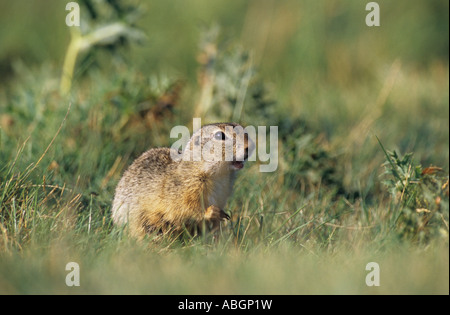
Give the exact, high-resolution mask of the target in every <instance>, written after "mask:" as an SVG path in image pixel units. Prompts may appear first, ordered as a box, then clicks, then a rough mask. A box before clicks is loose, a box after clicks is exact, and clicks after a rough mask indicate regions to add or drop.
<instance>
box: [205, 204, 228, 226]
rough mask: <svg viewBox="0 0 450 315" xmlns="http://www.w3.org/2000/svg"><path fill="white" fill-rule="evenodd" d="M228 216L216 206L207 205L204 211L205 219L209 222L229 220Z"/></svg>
mask: <svg viewBox="0 0 450 315" xmlns="http://www.w3.org/2000/svg"><path fill="white" fill-rule="evenodd" d="M229 219H230V216H229V215H228V214H226V213H225V211H223V210H222V209H220V208H219V207H217V206H214V205H212V206H209V207H208V209H206V212H205V220H207V221H211V222H220V221H223V220H229Z"/></svg>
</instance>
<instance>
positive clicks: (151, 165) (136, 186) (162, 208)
mask: <svg viewBox="0 0 450 315" xmlns="http://www.w3.org/2000/svg"><path fill="white" fill-rule="evenodd" d="M226 126H231V127H236V126H239V125H237V124H226V123H221V124H212V125H205V126H203V127H202V129H201V130H199V131H197V132H195V133H194V135H193V136H192V138H191V140H190V141H189V143H188V145H187V148H186V149H185V151H184V152H183V156H192V155H191V154H192V152H190V151H191V150H193V149H194V147H195V146H198V145H199V146H201V148H203V145H204V144H205V143H206V142H207V141H208V140H211V139H212V137H213V135H214V133H216V132H217V131H220V130H222V131H223V132H224V133H225V134H226V135H227V136H232V137H233V138H235V137H236V136H235V135H230V134H228V133H227V132H225V127H226ZM214 141H215V140H214ZM219 144H220V143H219ZM223 148H225V147H224V145H223ZM243 148H244V150H245V153H246V157H248V155H250V154H251V151H252V150H253V149H254V144H253V142H252V141H251V140H250V139H248V137H247V135H246V134H245V136H244V145H243ZM171 150H173V149H169V148H156V149H150V150H148V151H147V152H145V153H143V154H142V155H141V156H140V157H139V158H137V159H136V160H135V161H134V162H133V163H132V164H131V166H130V167H129V168H128V169H127V170H126V171H125V173H124V175H123V177H122V178H121V180H120V182H119V184H118V185H117V188H116V193H115V197H114V202H113V208H112V217H113V220H114V222H115V223H116V224H119V225H122V224H125V223H127V222H128V224H129V231H130V232H131V234H132V235H134V236H136V237H138V238H141V237H143V236H144V235H145V234H146V233H154V232H156V233H169V232H174V233H180V232H182V231H183V230H185V229H186V230H187V231H189V232H191V233H195V231H197V230H198V229H199V228H200V227H201V226H206V227H208V228H209V229H210V230H214V229H217V227H218V226H219V225H220V222H221V221H223V220H225V219H228V218H229V217H228V215H227V214H226V213H225V212H224V211H223V208H224V207H225V203H226V200H227V198H228V197H229V196H230V195H231V192H232V186H233V183H234V179H235V171H236V170H237V169H236V168H233V167H232V162H227V161H223V160H221V161H213V162H211V161H205V160H203V159H202V160H200V161H184V160H179V161H178V160H172V158H171ZM224 151H225V150H224ZM172 153H175V152H174V151H172ZM237 154H238V152H237V150H236V147H235V146H233V158H234V159H236V156H237ZM222 155H223V156H222V157H223V158H224V156H225V153H224V152H222ZM241 158H242V157H241Z"/></svg>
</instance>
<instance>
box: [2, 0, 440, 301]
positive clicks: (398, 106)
mask: <svg viewBox="0 0 450 315" xmlns="http://www.w3.org/2000/svg"><path fill="white" fill-rule="evenodd" d="M132 2H133V1H129V2H126V3H128V4H131V3H132ZM378 2H379V4H380V7H381V12H382V13H381V14H382V17H381V23H382V26H381V27H380V28H378V29H369V28H367V27H366V26H365V25H364V19H365V13H366V12H365V11H364V6H362V7H361V4H360V2H358V1H329V2H317V3H316V2H314V3H302V2H298V1H285V2H280V3H279V2H274V1H273V2H271V1H265V2H264V3H263V4H260V3H259V2H258V3H257V2H254V1H248V2H238V1H218V2H217V4H216V5H215V6H214V7H212V6H210V5H208V4H207V3H206V2H205V1H184V2H183V3H182V4H181V3H179V4H178V5H176V4H174V3H170V4H169V3H165V2H162V1H154V2H152V4H149V5H148V6H149V7H147V10H146V11H144V10H142V9H140V8H139V6H137V7H138V9H137V10H138V11H137V12H139V13H140V14H141V15H140V18H138V19H136V20H133V23H131V22H130V23H131V24H130V25H131V26H133V27H137V28H138V29H140V31H142V32H143V33H145V34H146V35H147V37H148V39H147V42H144V44H141V45H137V44H136V43H134V42H133V41H128V43H129V45H128V46H126V45H125V46H124V45H123V41H122V40H118V41H117V42H114V43H113V44H114V45H108V46H107V47H100V46H99V45H94V46H92V47H91V48H90V49H89V50H88V51H84V52H82V53H80V54H79V55H78V58H77V62H76V64H75V69H74V72H73V82H70V83H71V84H70V86H71V93H70V94H68V95H65V94H64V93H60V83H61V75H62V67H63V64H64V57H65V54H66V49H67V47H68V45H69V42H70V35H69V30H67V28H66V27H65V26H64V25H63V26H61V27H60V28H58V27H57V26H58V25H60V24H61V23H63V22H60V21H58V20H57V19H58V18H60V20H61V21H64V14H65V11H64V8H63V6H62V5H61V8H60V7H59V6H58V5H56V2H55V6H54V7H53V9H51V10H47V9H46V10H45V12H44V11H43V10H41V9H40V6H39V4H30V12H22V11H18V10H19V9H18V7H17V5H16V4H13V3H10V4H4V6H6V10H0V12H2V13H0V16H1V18H0V21H1V22H0V24H1V23H10V24H11V25H12V26H13V27H11V28H9V29H11V34H13V35H14V36H13V35H11V34H6V33H5V31H4V29H5V27H0V36H1V37H2V38H4V43H5V44H4V45H2V47H1V49H0V72H1V74H2V78H1V79H0V80H2V81H1V83H2V85H0V292H1V293H6V294H32V293H48V294H56V293H63V294H80V293H94V294H105V293H106V294H108V293H120V294H127V293H131V294H135V293H145V294H156V293H159V294H314V293H319V294H320V293H322V294H448V292H449V282H448V278H449V274H448V270H449V252H448V232H449V230H448V220H449V218H448V217H449V210H448V172H449V162H448V161H449V155H448V152H449V132H448V125H449V119H448V117H449V114H448V108H449V106H448V104H449V103H448V101H449V94H448V83H449V82H448V73H449V72H448V69H449V68H448V39H447V38H448V2H446V1H416V2H415V3H414V5H412V4H410V3H409V2H407V1H397V2H396V3H391V2H388V1H378ZM36 3H39V1H36ZM34 6H36V7H35V8H34ZM31 7H33V10H31ZM405 8H408V10H406V9H405ZM32 11H33V12H38V13H37V16H34V15H31V12H32ZM3 12H11V14H6V15H5V13H3ZM39 12H40V13H39ZM82 12H83V11H82ZM99 12H100V13H99V16H100V18H99V20H101V21H103V22H105V21H106V22H107V23H114V22H116V21H118V20H120V21H122V22H123V21H125V22H126V23H128V22H129V21H130V20H127V19H123V16H124V15H121V14H120V12H121V11H120V10H119V11H117V12H116V11H114V9H111V8H110V7H108V6H107V5H106V4H103V5H100V6H99ZM114 12H116V13H114ZM130 12H131V11H130ZM445 12H447V13H445ZM12 13H14V14H15V20H14V21H11V20H10V17H9V16H11V15H12ZM46 15H49V16H48V18H47V19H46V18H43V17H45V16H46ZM169 15H170V16H173V19H171V21H172V23H168V22H167V18H168V16H169ZM137 16H139V15H137ZM135 17H136V16H135ZM193 20H198V21H201V23H200V24H203V25H207V26H206V27H203V26H198V24H197V26H195V27H194V26H193V23H192V21H193ZM261 20H264V21H266V23H263V24H261V23H260V21H261ZM8 21H9V22H8ZM91 22H92V23H91V24H90V25H91V27H92V28H93V29H95V26H96V23H95V21H94V20H91ZM21 23H33V25H34V24H36V29H39V30H42V32H41V33H42V34H44V35H43V36H41V38H40V40H38V39H37V38H36V36H35V35H34V34H32V33H31V34H30V35H27V34H25V33H22V32H21V30H20V27H19V26H20V25H23V24H21ZM58 23H59V24H58ZM214 23H216V24H214ZM209 25H217V26H218V27H214V26H212V27H209ZM0 26H3V24H1V25H0ZM257 26H258V27H257ZM203 28H205V29H206V30H203ZM52 29H55V32H53V33H50V30H52ZM93 29H91V30H89V31H92V30H93ZM180 30H183V32H184V33H183V36H180V35H179V32H180ZM50 34H53V35H52V36H50ZM174 34H176V38H177V40H175V39H174ZM444 38H445V40H444ZM127 39H128V38H126V35H125V40H127ZM32 43H34V44H32ZM27 47H28V48H27ZM44 47H45V49H44ZM47 47H48V52H46V51H47V50H46V49H47ZM424 47H427V48H426V49H425V48H424ZM194 113H195V115H197V114H198V115H199V116H201V117H202V122H203V123H209V122H213V121H217V120H239V121H240V122H242V123H243V124H252V125H255V126H258V125H267V126H269V125H276V126H278V129H279V142H280V146H279V165H278V169H277V171H276V172H273V173H260V172H259V171H258V170H259V162H253V163H247V165H246V167H245V168H244V170H242V171H240V173H239V177H238V180H237V182H236V185H235V189H234V194H233V196H232V198H231V199H230V200H229V201H228V206H227V209H226V211H227V212H228V213H229V214H230V215H231V217H232V219H231V221H230V222H229V223H228V224H227V225H226V226H224V227H223V229H222V231H221V235H220V238H219V240H215V239H214V238H213V237H212V236H211V235H206V236H205V237H199V238H193V239H185V240H184V242H180V241H174V240H172V239H169V238H167V239H162V240H159V241H158V242H155V241H154V240H152V239H151V238H149V239H146V240H144V241H143V242H136V241H135V240H133V239H130V238H129V237H128V236H127V233H126V228H125V229H121V228H118V227H115V226H113V224H112V221H111V218H110V210H111V201H112V198H113V194H114V188H115V186H116V184H117V182H118V180H119V178H120V176H121V174H122V173H123V171H124V170H125V168H126V167H127V166H128V165H129V164H130V163H131V162H132V161H133V159H134V158H136V157H137V156H139V155H140V154H141V153H142V152H143V151H145V150H146V149H147V148H149V147H155V146H169V145H170V144H171V143H172V142H173V141H175V140H176V139H170V138H169V136H168V135H169V132H170V129H171V128H172V127H173V126H175V125H187V126H189V127H191V125H192V117H194ZM377 139H378V140H377ZM380 144H381V145H380ZM409 152H413V153H414V154H413V155H410V154H408V153H409ZM71 261H75V262H77V263H79V264H80V270H81V285H80V287H68V286H66V284H65V281H64V280H65V277H66V275H67V273H68V272H67V271H66V270H65V266H66V264H67V263H68V262H71ZM372 261H374V262H377V263H378V264H379V265H380V271H381V285H380V286H379V287H368V286H367V285H366V284H365V277H366V275H367V273H368V272H367V271H366V270H365V266H366V264H367V263H369V262H372Z"/></svg>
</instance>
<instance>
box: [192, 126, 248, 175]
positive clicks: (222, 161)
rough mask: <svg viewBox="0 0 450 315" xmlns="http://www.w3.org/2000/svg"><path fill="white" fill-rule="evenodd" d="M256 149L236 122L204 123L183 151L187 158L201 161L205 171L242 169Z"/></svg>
mask: <svg viewBox="0 0 450 315" xmlns="http://www.w3.org/2000/svg"><path fill="white" fill-rule="evenodd" d="M254 149H255V143H254V142H253V141H252V140H251V139H250V138H249V136H248V133H247V132H246V131H245V129H244V127H242V126H241V125H239V124H236V123H217V124H209V125H204V126H203V127H202V128H201V129H199V130H197V131H196V132H194V134H193V135H192V137H191V139H190V140H189V142H188V143H187V145H186V150H185V151H184V152H183V160H184V161H201V162H202V164H203V166H204V170H205V171H206V172H214V173H216V172H224V171H225V172H229V171H230V170H232V171H237V170H240V169H242V168H243V167H244V162H245V161H246V160H247V159H248V157H249V156H250V155H251V154H252V152H253V150H254Z"/></svg>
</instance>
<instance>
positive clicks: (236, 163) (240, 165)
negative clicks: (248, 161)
mask: <svg viewBox="0 0 450 315" xmlns="http://www.w3.org/2000/svg"><path fill="white" fill-rule="evenodd" d="M231 166H232V167H233V168H234V169H236V170H240V169H241V168H243V167H244V162H243V161H233V162H231Z"/></svg>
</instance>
